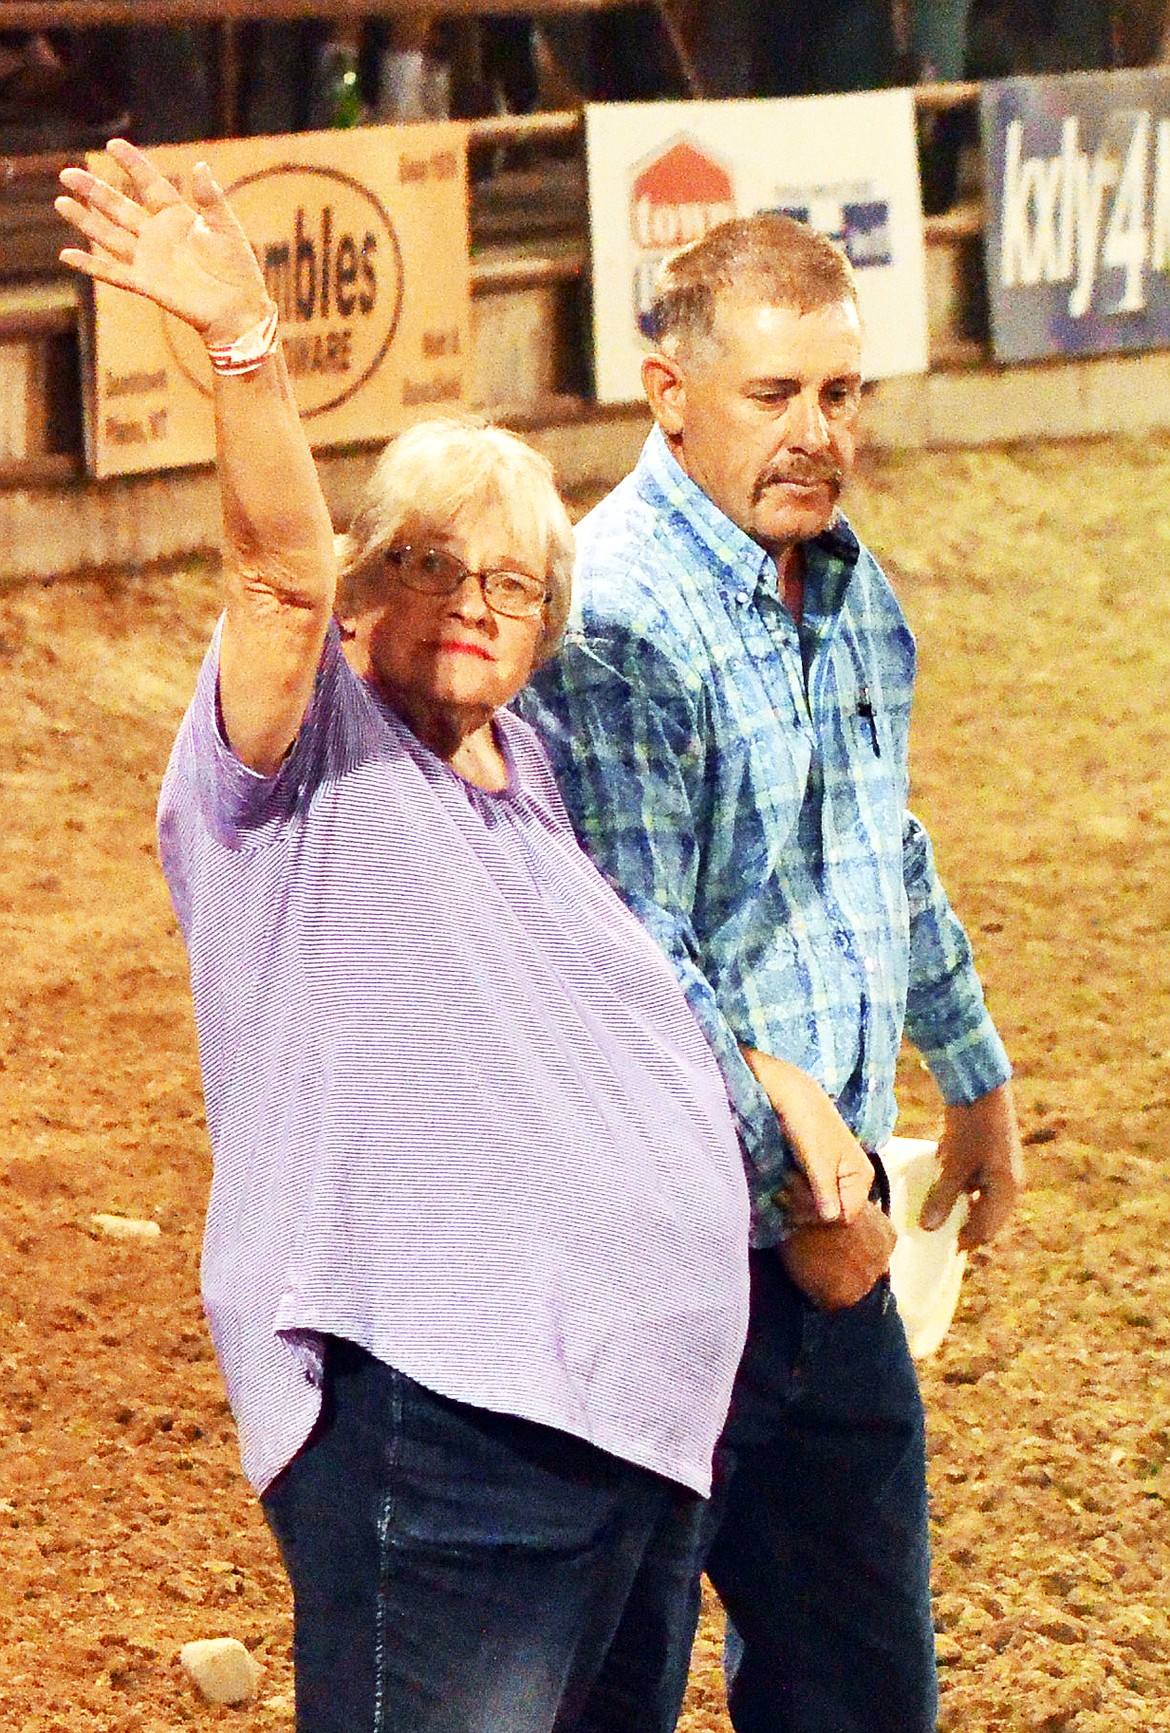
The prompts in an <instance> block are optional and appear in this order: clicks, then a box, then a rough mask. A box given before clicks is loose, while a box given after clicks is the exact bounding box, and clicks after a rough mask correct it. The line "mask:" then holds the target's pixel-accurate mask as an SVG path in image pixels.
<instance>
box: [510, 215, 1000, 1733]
mask: <svg viewBox="0 0 1170 1733" xmlns="http://www.w3.org/2000/svg"><path fill="white" fill-rule="evenodd" d="M651 318H652V328H653V332H654V338H653V340H654V343H655V348H654V352H653V353H652V354H650V355H648V356H647V358H646V361H645V363H644V367H643V379H644V382H645V387H646V393H647V396H648V398H649V401H650V407H651V409H652V411H653V414H654V419H655V422H656V426H655V429H654V431H653V432H652V433H651V435H650V438H649V440H648V441H647V443H646V446H645V448H644V450H643V453H642V457H641V460H640V462H639V463H638V466H637V468H636V469H635V470H634V472H633V474H632V475H630V476H628V477H627V478H626V480H625V481H623V482H622V483H621V484H620V485H619V486H618V487H617V488H616V489H615V490H614V492H613V493H612V494H610V495H609V497H608V498H607V499H605V500H603V501H602V503H601V504H600V505H599V506H597V507H596V508H595V510H594V511H593V512H591V513H590V514H589V516H588V517H587V518H586V519H585V520H584V522H583V523H582V524H581V526H580V528H579V532H578V556H579V572H578V590H577V597H578V599H577V602H576V605H575V617H574V618H573V620H572V621H571V624H570V628H569V632H568V634H567V637H566V639H565V643H564V647H563V649H562V651H561V654H560V655H559V657H558V658H557V659H556V661H555V662H553V663H550V664H548V665H547V666H546V668H545V669H544V670H542V672H541V673H540V674H539V675H538V676H537V679H536V681H535V683H534V686H532V687H529V689H528V694H526V697H525V700H524V709H525V714H526V715H527V716H528V718H529V719H530V720H531V721H534V722H535V723H536V724H537V726H538V727H539V728H540V729H541V731H542V733H543V734H544V737H545V740H546V742H547V744H548V747H549V749H550V751H551V753H552V756H553V760H554V764H555V766H556V769H557V773H558V777H559V779H560V783H561V788H562V791H563V793H564V795H565V799H566V801H567V803H568V806H569V810H570V814H571V815H572V817H573V821H574V824H575V826H576V828H577V831H578V834H579V836H580V839H581V841H582V842H583V844H584V845H585V847H586V849H587V850H589V852H590V853H591V854H592V855H593V857H594V859H595V860H596V861H597V862H598V864H599V865H600V866H601V868H602V870H603V871H604V872H605V873H606V875H607V876H608V877H609V878H610V880H611V881H612V882H613V884H614V885H615V886H616V887H617V889H618V891H619V892H620V893H621V894H622V896H623V897H624V898H625V899H626V901H627V902H628V903H629V904H630V906H631V908H633V910H634V911H635V913H636V914H637V915H638V916H639V917H640V918H641V919H642V920H643V921H644V923H645V924H646V926H647V927H648V928H649V929H650V931H651V932H652V933H653V934H654V935H655V936H656V937H657V938H658V940H659V942H660V943H661V944H662V945H663V947H664V948H665V949H666V951H667V953H668V954H669V956H670V957H671V959H672V961H673V963H674V965H675V969H676V971H677V973H678V976H679V978H680V980H681V981H682V983H683V985H684V987H685V989H686V992H687V995H688V998H689V1000H690V1003H691V1006H692V1008H693V1010H694V1011H695V1012H696V1013H697V1015H698V1017H699V1019H700V1021H701V1022H702V1024H703V1027H704V1029H705V1031H706V1033H707V1036H708V1038H709V1040H710V1041H711V1043H712V1045H713V1047H714V1049H715V1052H716V1055H717V1056H718V1058H719V1061H720V1064H721V1067H722V1070H723V1075H724V1079H725V1081H726V1084H727V1090H728V1094H729V1097H730V1099H731V1102H732V1106H733V1108H734V1110H735V1113H736V1115H737V1120H738V1127H739V1132H740V1139H741V1143H742V1146H743V1150H744V1156H745V1160H746V1163H747V1168H748V1175H749V1181H750V1184H751V1190H752V1195H753V1202H754V1219H753V1251H752V1254H751V1264H752V1321H751V1327H750V1331H749V1336H748V1345H747V1349H746V1350H745V1355H744V1360H743V1363H742V1365H741V1368H740V1374H739V1378H738V1380H737V1384H736V1391H735V1396H734V1398H733V1402H732V1409H731V1414H730V1417H729V1421H728V1425H727V1429H726V1432H725V1438H724V1444H725V1462H724V1473H723V1476H722V1485H721V1489H720V1491H719V1493H718V1496H717V1498H716V1500H715V1501H714V1503H713V1507H712V1516H713V1538H712V1544H711V1550H710V1553H709V1558H708V1572H709V1574H710V1576H711V1578H712V1580H713V1582H714V1584H715V1587H716V1588H717V1590H718V1591H719V1594H720V1596H721V1598H722V1600H723V1602H724V1604H725V1606H726V1608H727V1611H728V1613H729V1615H730V1617H731V1619H732V1620H733V1622H734V1625H735V1628H736V1630H737V1631H738V1633H739V1636H740V1638H741V1639H742V1651H740V1650H739V1649H738V1647H737V1645H735V1644H733V1645H732V1649H733V1651H734V1652H735V1654H736V1656H737V1657H738V1665H732V1666H731V1667H729V1674H730V1675H731V1679H730V1685H729V1708H730V1713H731V1719H732V1723H733V1725H734V1726H735V1728H736V1729H737V1733H930V1730H931V1729H933V1728H934V1725H935V1719H936V1711H937V1684H936V1677H935V1663H934V1632H933V1626H932V1619H931V1608H930V1585H929V1539H928V1529H927V1500H926V1471H925V1449H924V1438H923V1420H922V1407H921V1401H920V1397H919V1393H918V1386H917V1380H916V1377H915V1373H914V1369H913V1365H912V1363H911V1360H910V1357H909V1353H908V1350H907V1347H906V1340H905V1334H904V1331H903V1329H902V1325H901V1322H900V1320H899V1318H898V1315H897V1308H896V1306H895V1305H894V1303H893V1301H892V1299H891V1295H890V1291H889V1283H888V1277H887V1269H888V1263H889V1255H890V1250H891V1247H892V1242H893V1234H892V1232H891V1230H890V1228H889V1224H888V1221H887V1219H886V1216H885V1214H884V1213H883V1209H882V1202H883V1176H882V1173H881V1167H880V1161H878V1159H877V1157H876V1155H875V1153H874V1152H875V1151H876V1150H877V1149H878V1148H879V1147H880V1145H881V1144H882V1143H883V1142H884V1141H885V1139H886V1138H887V1137H888V1136H889V1135H890V1133H891V1131H892V1130H893V1126H894V1119H895V1113H896V1108H895V1102H894V1073H895V1065H896V1061H897V1055H898V1049H899V1044H900V1041H901V1037H902V1032H903V1028H905V1030H906V1032H907V1033H908V1034H909V1036H910V1038H911V1039H912V1040H913V1041H914V1042H915V1044H916V1045H917V1046H918V1048H919V1049H920V1051H921V1052H922V1053H923V1055H924V1056H925V1058H926V1060H927V1063H928V1064H929V1067H930V1069H931V1071H932V1073H933V1075H934V1077H935V1080H936V1082H937V1084H938V1085H939V1088H940V1090H941V1093H942V1096H943V1099H944V1101H945V1104H946V1106H945V1122H944V1131H943V1135H942V1139H941V1144H940V1154H941V1162H942V1166H941V1177H940V1178H939V1180H938V1183H937V1184H936V1185H935V1187H934V1190H933V1191H932V1193H931V1195H930V1197H929V1198H928V1199H927V1202H926V1205H925V1207H924V1210H923V1223H924V1225H925V1226H928V1227H937V1226H939V1225H940V1224H941V1223H942V1222H943V1221H944V1220H945V1219H946V1217H947V1216H948V1214H949V1213H950V1210H951V1208H952V1206H953V1205H954V1203H955V1202H956V1200H957V1199H958V1198H959V1197H960V1196H961V1195H963V1194H966V1196H967V1197H968V1199H969V1204H970V1209H969V1215H968V1218H967V1222H966V1226H965V1228H964V1230H963V1235H962V1240H963V1243H964V1244H965V1245H968V1246H971V1245H976V1244H979V1243H981V1242H983V1241H985V1240H987V1239H989V1238H990V1237H991V1236H992V1235H993V1234H994V1233H995V1232H996V1231H997V1230H998V1229H999V1228H1000V1227H1001V1226H1002V1225H1003V1223H1004V1222H1005V1221H1006V1219H1007V1217H1008V1215H1009V1214H1010V1212H1011V1209H1012V1206H1013V1203H1014V1200H1015V1197H1016V1193H1017V1191H1018V1189H1019V1185H1020V1183H1021V1165H1020V1148H1019V1136H1018V1132H1017V1129H1016V1122H1015V1114H1014V1110H1013V1105H1012V1098H1011V1093H1010V1084H1009V1082H1008V1078H1009V1074H1010V1066H1009V1063H1008V1060H1007V1056H1006V1054H1005V1052H1004V1049H1003V1046H1002V1043H1001V1042H1000V1040H999V1037H998V1035H997V1034H996V1031H995V1028H994V1026H993V1024H992V1022H991V1019H990V1017H989V1015H988V1012H987V1009H986V1007H985V1005H984V1001H983V994H982V991H981V988H980V985H979V981H978V978H977V976H976V974H975V970H974V966H973V962H972V957H971V950H970V946H969V945H968V943H967V940H966V937H965V935H964V933H963V929H962V927H961V926H960V924H959V922H958V920H957V919H956V917H955V915H954V913H953V912H952V910H951V907H950V905H949V903H948V901H947V898H946V895H945V893H944V891H943V889H942V886H941V884H940V883H939V880H938V877H937V874H936V872H935V868H934V864H933V856H932V852H931V848H930V843H929V840H928V838H927V836H926V834H925V832H924V831H923V829H922V827H921V826H920V825H919V824H918V822H917V820H916V819H915V818H914V817H913V815H912V814H910V813H909V812H908V811H907V810H906V799H907V791H908V769H907V736H908V726H909V714H910V698H911V691H912V685H913V679H914V660H915V651H914V641H913V638H912V637H911V635H910V631H909V629H908V627H907V625H906V622H905V620H904V618H903V615H902V611H901V609H900V607H899V605H898V602H897V600H896V598H895V596H894V594H893V591H892V590H891V588H890V586H889V584H888V583H887V581H886V579H885V577H884V576H883V574H882V572H881V570H880V568H879V566H878V564H877V562H876V560H875V559H874V558H873V556H872V555H871V554H870V553H869V551H868V550H867V549H866V548H864V547H862V546H861V545H860V544H859V542H858V540H857V538H856V536H855V535H854V534H853V531H852V530H851V529H850V527H849V524H848V522H847V521H846V519H845V518H844V516H842V515H841V514H840V512H839V510H838V498H839V495H840V493H841V489H842V487H843V485H844V482H845V480H846V478H847V477H848V476H849V474H850V472H851V470H852V468H853V465H854V459H855V453H856V430H857V419H858V411H859V406H860V399H861V326H860V319H859V314H858V305H857V295H856V289H855V285H854V281H853V275H852V271H851V269H850V266H849V263H848V261H847V259H846V258H845V256H844V254H843V253H842V252H841V251H840V250H839V249H838V248H837V247H836V246H835V245H834V244H833V243H832V242H831V241H829V240H827V239H826V238H825V237H823V236H820V235H817V234H816V233H815V232H813V231H812V230H810V229H808V228H806V227H805V226H804V225H802V224H798V223H795V222H792V221H791V220H789V219H788V218H786V217H783V216H779V215H776V214H765V215H759V216H755V217H751V218H746V219H737V220H735V221H732V222H729V223H724V224H721V225H720V226H719V227H718V228H716V229H714V230H712V231H711V232H710V233H709V234H708V235H707V236H706V237H705V238H704V239H702V240H700V241H698V242H696V243H694V244H693V245H691V246H689V247H687V248H684V249H683V250H682V251H681V252H680V253H678V254H676V255H675V256H674V258H673V259H672V260H670V261H668V263H667V265H666V266H665V267H664V270H663V273H662V275H661V277H660V280H659V282H658V285H657V288H656V293H655V296H654V301H653V306H652V309H651ZM680 1616H686V1617H693V1616H694V1596H693V1597H692V1602H691V1604H690V1605H689V1606H688V1607H687V1608H686V1610H685V1612H681V1613H680ZM643 1636H644V1638H645V1640H646V1641H647V1642H649V1641H651V1640H652V1638H653V1633H651V1632H647V1633H643Z"/></svg>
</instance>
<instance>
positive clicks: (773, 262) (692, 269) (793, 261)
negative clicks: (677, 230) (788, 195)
mask: <svg viewBox="0 0 1170 1733" xmlns="http://www.w3.org/2000/svg"><path fill="white" fill-rule="evenodd" d="M727 301H736V302H739V303H740V304H741V305H743V304H745V303H746V304H761V305H764V306H770V307H792V308H795V310H796V311H797V312H798V313H811V312H813V311H815V310H816V309H817V308H819V307H828V306H833V305H835V304H836V303H837V302H840V301H851V302H853V303H854V305H856V303H857V283H856V280H855V278H854V275H853V267H852V265H851V264H850V263H849V260H848V258H847V257H846V255H845V252H844V250H843V249H842V248H841V247H839V246H838V245H837V243H836V242H835V241H833V240H830V239H829V237H828V235H824V234H821V233H820V231H819V230H817V229H810V228H809V226H808V224H807V223H800V222H797V221H796V219H795V218H794V217H786V216H783V215H782V214H781V213H780V212H779V211H761V212H760V213H759V214H758V215H757V216H754V217H732V218H731V219H730V221H728V222H725V223H718V224H717V225H716V226H715V228H713V229H709V230H708V231H707V233H706V234H705V235H704V236H703V238H702V239H701V240H698V241H691V242H690V243H689V244H688V245H687V246H685V247H680V248H679V250H678V252H676V253H672V254H671V256H670V257H669V258H668V259H666V260H664V261H663V264H662V266H661V269H660V270H659V273H658V277H657V280H656V281H655V284H654V291H653V299H652V300H651V303H650V316H649V327H650V334H651V337H652V339H653V341H654V342H655V343H656V344H657V345H658V347H659V348H660V349H661V350H662V352H663V353H664V354H666V355H671V356H674V355H677V354H679V353H680V352H682V351H686V352H687V353H688V354H690V355H691V356H694V354H695V353H696V352H697V351H701V350H702V348H703V347H704V345H705V344H706V343H707V342H708V341H709V339H710V338H711V335H712V333H713V331H714V329H715V314H716V312H717V310H718V307H719V305H720V303H721V302H727Z"/></svg>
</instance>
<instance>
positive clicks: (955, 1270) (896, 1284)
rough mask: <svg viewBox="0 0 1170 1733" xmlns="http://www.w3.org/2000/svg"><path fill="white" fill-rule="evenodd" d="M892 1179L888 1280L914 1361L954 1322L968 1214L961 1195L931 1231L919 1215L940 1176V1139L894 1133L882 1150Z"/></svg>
mask: <svg viewBox="0 0 1170 1733" xmlns="http://www.w3.org/2000/svg"><path fill="white" fill-rule="evenodd" d="M878 1153H879V1155H880V1156H881V1160H882V1166H883V1167H884V1168H885V1170H886V1174H887V1176H888V1178H889V1181H890V1220H891V1221H892V1222H893V1224H894V1228H895V1229H896V1231H897V1235H898V1243H897V1245H896V1246H895V1247H894V1253H893V1256H892V1257H891V1259H890V1285H891V1287H892V1288H893V1290H894V1298H895V1299H896V1300H897V1302H898V1311H899V1312H900V1313H901V1316H902V1322H903V1324H904V1325H905V1326H906V1337H907V1340H908V1341H909V1343H910V1352H911V1353H912V1354H913V1355H914V1358H915V1359H916V1360H921V1359H924V1358H925V1357H926V1355H928V1354H933V1353H934V1351H935V1349H936V1348H937V1347H938V1345H939V1343H940V1342H941V1341H942V1339H943V1337H944V1336H945V1335H946V1333H947V1330H948V1328H949V1327H950V1322H951V1319H952V1318H953V1317H954V1315H955V1307H956V1305H957V1304H958V1301H959V1289H960V1287H961V1286H962V1282H963V1270H964V1269H965V1267H966V1264H967V1254H966V1252H961V1251H960V1250H959V1229H960V1228H961V1227H962V1225H963V1223H964V1222H965V1221H966V1219H967V1207H968V1205H967V1199H966V1197H961V1198H960V1199H959V1201H958V1202H957V1203H956V1205H955V1207H954V1209H953V1210H952V1211H951V1213H950V1215H949V1216H948V1217H947V1219H946V1221H945V1222H944V1223H943V1225H942V1227H940V1228H935V1229H934V1230H933V1231H932V1232H930V1233H927V1231H926V1230H925V1228H922V1227H919V1225H918V1215H919V1211H920V1210H921V1209H922V1205H923V1203H924V1202H925V1201H926V1194H927V1192H928V1191H929V1190H930V1188H931V1186H932V1185H933V1184H934V1182H935V1180H936V1179H937V1178H938V1171H939V1168H938V1144H937V1143H931V1142H928V1141H927V1140H926V1139H925V1138H918V1137H891V1139H890V1141H889V1142H888V1143H887V1144H886V1145H885V1147H884V1148H883V1149H881V1150H879V1152H878Z"/></svg>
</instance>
